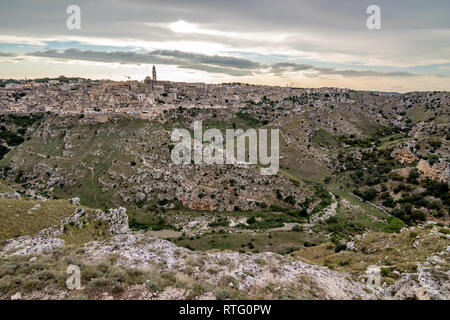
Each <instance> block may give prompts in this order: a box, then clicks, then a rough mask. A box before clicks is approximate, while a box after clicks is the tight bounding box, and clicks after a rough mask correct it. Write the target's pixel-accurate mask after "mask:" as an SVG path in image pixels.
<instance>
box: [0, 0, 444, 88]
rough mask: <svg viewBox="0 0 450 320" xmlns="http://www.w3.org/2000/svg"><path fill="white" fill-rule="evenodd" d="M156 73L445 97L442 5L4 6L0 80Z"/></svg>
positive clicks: (194, 0) (401, 1)
mask: <svg viewBox="0 0 450 320" xmlns="http://www.w3.org/2000/svg"><path fill="white" fill-rule="evenodd" d="M373 4H375V5H378V6H379V7H380V9H381V29H379V30H369V29H368V28H367V26H366V20H367V18H368V17H369V16H370V14H367V13H366V10H367V8H368V6H369V5H373ZM69 5H77V6H79V7H80V9H81V29H79V30H77V29H76V30H70V29H68V28H67V27H66V20H67V18H68V17H69V16H70V14H67V13H66V9H67V7H68V6H69ZM153 64H155V65H156V66H157V69H158V78H159V79H161V80H172V81H195V82H212V83H220V82H231V81H239V82H248V83H257V84H269V85H283V86H284V85H289V86H300V87H322V86H336V87H348V88H353V89H363V90H383V91H401V92H404V91H415V90H449V89H450V1H448V0H431V1H425V0H422V1H419V0H385V1H381V0H370V1H366V0H350V1H344V0H340V1H337V0H314V1H312V0H311V1H303V0H270V1H269V0H220V1H218V0H146V1H144V0H126V1H125V0H108V1H106V0H96V1H87V0H70V1H65V0H28V1H26V0H1V1H0V78H25V77H27V78H35V77H43V76H59V75H66V76H81V77H86V78H95V79H105V78H109V79H114V80H126V79H127V77H131V78H132V79H138V80H142V79H143V78H144V77H145V76H147V75H149V74H151V67H152V65H153Z"/></svg>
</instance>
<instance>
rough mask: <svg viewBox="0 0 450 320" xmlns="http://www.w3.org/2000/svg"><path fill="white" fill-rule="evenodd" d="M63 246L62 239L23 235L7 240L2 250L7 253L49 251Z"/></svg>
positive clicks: (24, 253) (20, 253)
mask: <svg viewBox="0 0 450 320" xmlns="http://www.w3.org/2000/svg"><path fill="white" fill-rule="evenodd" d="M63 246H64V240H62V239H55V238H51V237H46V236H42V235H37V236H24V237H19V238H14V239H11V240H7V241H6V243H5V245H4V246H3V249H2V251H3V252H4V253H6V254H8V255H29V254H42V253H50V252H52V251H53V250H54V249H56V248H61V247H63Z"/></svg>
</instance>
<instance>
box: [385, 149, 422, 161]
mask: <svg viewBox="0 0 450 320" xmlns="http://www.w3.org/2000/svg"><path fill="white" fill-rule="evenodd" d="M391 156H392V157H393V158H394V159H395V160H397V161H398V162H400V163H404V164H411V163H413V162H414V161H417V157H416V156H415V155H414V154H413V153H412V152H411V150H410V149H409V148H402V149H395V150H394V151H392V153H391Z"/></svg>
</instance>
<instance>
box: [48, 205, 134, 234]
mask: <svg viewBox="0 0 450 320" xmlns="http://www.w3.org/2000/svg"><path fill="white" fill-rule="evenodd" d="M89 219H90V221H91V222H92V221H103V222H106V223H107V225H108V231H109V233H110V234H112V235H116V234H123V233H127V232H128V231H129V227H128V215H127V209H125V208H123V207H120V208H117V209H109V210H108V212H103V211H102V210H95V211H94V212H91V213H90V214H89V217H88V214H87V212H86V210H85V209H83V208H80V209H77V210H76V211H75V213H74V214H73V215H72V216H70V217H68V218H65V219H63V220H61V222H60V223H59V225H57V226H53V227H50V228H47V229H44V230H42V231H40V232H39V233H40V234H42V235H47V236H52V237H58V236H61V235H62V234H63V233H64V226H66V225H67V224H71V225H72V226H75V227H78V228H80V229H81V228H82V227H83V224H84V223H85V222H87V221H88V220H89Z"/></svg>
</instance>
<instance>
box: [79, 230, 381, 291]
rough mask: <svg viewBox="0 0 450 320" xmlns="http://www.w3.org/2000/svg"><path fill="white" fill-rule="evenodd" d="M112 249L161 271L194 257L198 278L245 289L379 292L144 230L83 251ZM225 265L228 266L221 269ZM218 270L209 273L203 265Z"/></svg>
mask: <svg viewBox="0 0 450 320" xmlns="http://www.w3.org/2000/svg"><path fill="white" fill-rule="evenodd" d="M110 254H113V255H114V256H115V257H117V259H118V260H117V263H119V264H120V265H127V266H129V267H132V268H138V269H145V268H148V267H150V266H152V265H163V266H164V270H165V271H174V272H176V271H179V270H183V269H184V268H185V267H186V266H187V265H188V264H189V263H190V261H198V263H197V262H195V264H198V265H197V266H195V267H194V268H193V272H194V275H195V276H196V277H198V278H204V279H206V278H208V281H211V282H218V281H220V279H222V278H223V277H224V276H230V277H232V278H233V279H235V280H236V284H233V285H236V286H237V288H238V289H239V290H242V291H244V292H249V291H252V290H255V289H257V288H261V287H264V286H266V285H267V283H274V284H276V285H279V286H283V285H290V284H294V283H299V282H301V280H300V279H303V281H306V282H307V283H308V285H312V286H314V287H315V288H317V292H319V294H320V297H321V298H323V299H376V298H379V296H378V293H375V292H373V291H372V290H371V289H370V288H367V287H366V286H365V285H364V284H361V283H359V282H355V281H351V280H349V279H350V278H351V276H350V275H349V274H343V273H339V272H336V271H332V270H330V269H328V268H326V267H322V266H316V265H310V264H307V263H304V262H302V261H300V260H296V259H290V258H289V257H285V256H282V255H279V254H276V253H272V252H266V253H258V254H242V253H238V252H217V253H202V252H192V251H190V250H188V249H185V248H180V247H177V246H176V245H174V244H173V243H171V242H169V241H166V240H162V239H158V238H155V237H151V236H148V235H145V234H127V235H119V236H115V237H113V238H111V239H108V240H105V241H102V242H90V243H88V244H86V245H85V252H84V255H85V257H86V259H88V261H90V262H92V263H95V262H98V261H100V260H101V259H104V258H105V256H108V255H110ZM261 261H264V263H261ZM223 266H226V268H225V269H224V268H223ZM211 268H212V269H216V270H221V271H220V272H217V274H207V272H205V270H206V269H211Z"/></svg>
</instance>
